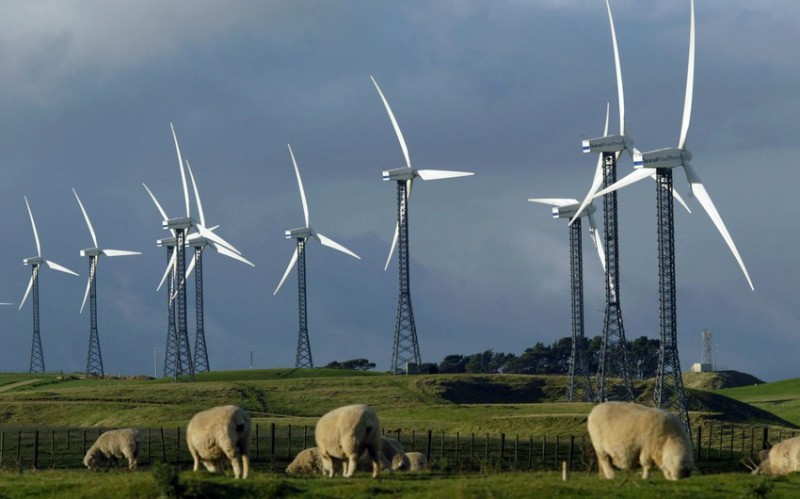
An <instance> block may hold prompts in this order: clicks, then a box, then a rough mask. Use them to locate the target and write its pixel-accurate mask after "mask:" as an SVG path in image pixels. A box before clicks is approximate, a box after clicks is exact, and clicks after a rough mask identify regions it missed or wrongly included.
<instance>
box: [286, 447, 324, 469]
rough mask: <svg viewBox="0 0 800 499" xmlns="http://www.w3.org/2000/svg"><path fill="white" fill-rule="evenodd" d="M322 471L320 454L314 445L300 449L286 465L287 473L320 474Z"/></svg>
mask: <svg viewBox="0 0 800 499" xmlns="http://www.w3.org/2000/svg"><path fill="white" fill-rule="evenodd" d="M324 471H325V470H324V467H323V462H322V456H321V455H320V453H319V449H317V448H316V447H310V448H308V449H305V450H302V451H300V452H299V453H298V454H297V455H296V456H295V457H294V460H293V461H292V462H291V463H289V466H287V467H286V473H287V474H289V475H321V474H323V473H324Z"/></svg>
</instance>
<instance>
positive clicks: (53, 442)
mask: <svg viewBox="0 0 800 499" xmlns="http://www.w3.org/2000/svg"><path fill="white" fill-rule="evenodd" d="M50 467H51V468H55V467H56V430H50Z"/></svg>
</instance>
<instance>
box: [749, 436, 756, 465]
mask: <svg viewBox="0 0 800 499" xmlns="http://www.w3.org/2000/svg"><path fill="white" fill-rule="evenodd" d="M755 445H756V429H755V428H751V429H750V459H753V451H754V450H755V449H754V447H755Z"/></svg>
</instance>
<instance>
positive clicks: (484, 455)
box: [483, 433, 489, 463]
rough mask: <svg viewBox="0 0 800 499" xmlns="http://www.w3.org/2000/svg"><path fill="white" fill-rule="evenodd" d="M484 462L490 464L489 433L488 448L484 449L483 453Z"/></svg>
mask: <svg viewBox="0 0 800 499" xmlns="http://www.w3.org/2000/svg"><path fill="white" fill-rule="evenodd" d="M483 462H484V463H488V462H489V434H488V433H487V434H486V446H485V447H484V451H483Z"/></svg>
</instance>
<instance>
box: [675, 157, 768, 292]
mask: <svg viewBox="0 0 800 499" xmlns="http://www.w3.org/2000/svg"><path fill="white" fill-rule="evenodd" d="M683 168H684V170H685V171H686V180H688V181H689V184H690V185H691V188H692V192H693V193H694V197H695V198H696V199H697V201H698V202H699V203H700V205H701V206H702V207H703V209H705V210H706V213H708V217H709V218H710V219H711V221H712V222H714V225H715V226H716V227H717V230H718V231H719V233H720V234H721V235H722V239H724V240H725V243H726V244H727V245H728V248H730V250H731V253H733V257H734V258H736V261H737V262H738V263H739V267H740V268H741V269H742V273H744V277H745V279H747V284H749V285H750V289H755V288H753V282H752V281H751V280H750V274H748V273H747V268H746V267H745V266H744V261H742V257H741V256H740V255H739V250H737V249H736V244H735V243H734V242H733V238H732V237H731V235H730V233H729V232H728V228H727V227H726V226H725V222H723V221H722V217H721V216H720V215H719V212H718V211H717V208H716V206H714V202H713V201H711V196H709V195H708V191H706V188H705V187H704V186H703V183H702V182H701V181H700V177H699V176H697V172H696V171H695V170H694V168H692V166H691V165H690V164H689V163H688V162H686V163H684V164H683Z"/></svg>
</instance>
